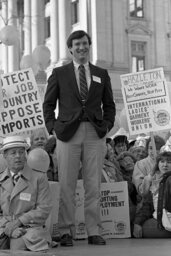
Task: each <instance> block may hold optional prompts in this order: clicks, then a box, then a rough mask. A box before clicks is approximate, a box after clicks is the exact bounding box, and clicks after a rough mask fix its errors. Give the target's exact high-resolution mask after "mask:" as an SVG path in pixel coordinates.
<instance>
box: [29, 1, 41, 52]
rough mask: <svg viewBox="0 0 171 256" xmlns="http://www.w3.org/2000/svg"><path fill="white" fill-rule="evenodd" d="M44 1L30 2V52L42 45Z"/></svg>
mask: <svg viewBox="0 0 171 256" xmlns="http://www.w3.org/2000/svg"><path fill="white" fill-rule="evenodd" d="M43 8H44V1H42V0H36V1H35V0H31V14H32V17H31V22H32V24H31V25H32V50H34V48H35V47H36V46H38V45H40V44H43V43H44V14H43Z"/></svg>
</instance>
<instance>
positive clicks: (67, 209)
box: [0, 30, 171, 251]
mask: <svg viewBox="0 0 171 256" xmlns="http://www.w3.org/2000/svg"><path fill="white" fill-rule="evenodd" d="M90 46H91V38H90V36H89V35H88V34H87V33H86V32H85V31H83V30H79V31H74V32H73V33H71V34H70V36H69V37H68V39H67V47H68V49H69V51H70V53H71V57H72V61H71V62H70V63H69V64H66V65H63V66H61V67H57V68H54V70H53V72H52V74H51V75H50V77H49V79H48V84H47V89H46V93H45V97H44V102H43V115H44V120H45V126H46V128H40V129H36V130H33V131H32V133H31V135H30V138H29V146H28V143H26V141H25V139H24V138H23V137H22V136H18V135H15V136H7V137H6V138H4V139H3V142H2V145H1V149H0V150H1V151H0V152H1V154H0V157H1V158H0V171H1V172H0V210H1V212H0V214H1V215H0V248H1V249H2V248H3V249H4V248H6V249H9V248H10V249H12V250H31V251H45V250H47V249H48V248H49V247H50V246H52V245H53V241H52V237H51V235H50V232H49V230H48V228H47V226H46V220H47V218H48V216H49V214H50V212H51V210H52V195H51V191H50V186H49V182H48V181H55V182H59V184H60V195H59V213H58V228H59V232H60V235H61V236H60V245H61V246H73V240H74V238H75V192H76V185H77V180H78V179H83V184H84V190H85V198H84V215H85V225H86V230H87V235H88V239H87V240H88V244H90V245H105V244H106V241H105V240H104V238H103V237H102V236H101V233H100V230H101V220H100V188H101V183H102V182H113V183H115V182H120V181H126V182H127V183H128V198H129V210H130V227H131V236H132V237H133V238H140V237H143V238H146V237H151V238H155V237H160V238H162V237H170V236H171V232H170V231H168V230H166V228H165V227H164V226H163V222H162V219H163V216H162V212H163V209H165V213H166V215H167V217H168V218H169V216H170V215H171V204H170V201H169V198H170V191H171V175H170V174H171V150H170V147H169V143H168V142H166V141H165V140H164V139H163V138H162V137H160V136H157V135H155V136H149V137H147V136H144V137H138V138H137V139H135V140H134V141H129V140H128V138H127V136H126V135H125V134H120V135H114V137H113V138H106V135H107V134H108V132H109V131H110V130H111V128H112V127H113V125H114V121H115V114H116V109H115V103H114V100H113V93H112V86H111V82H110V77H109V75H108V72H107V70H105V69H103V68H100V67H97V66H95V65H93V64H91V63H90V61H89V52H90ZM57 103H58V117H57V118H56V116H55V109H56V106H57ZM168 141H169V140H168ZM53 196H54V195H53ZM169 214H170V215H169Z"/></svg>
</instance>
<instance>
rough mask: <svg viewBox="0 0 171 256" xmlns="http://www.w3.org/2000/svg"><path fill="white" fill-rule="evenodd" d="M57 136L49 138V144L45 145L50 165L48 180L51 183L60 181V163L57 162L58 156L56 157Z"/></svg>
mask: <svg viewBox="0 0 171 256" xmlns="http://www.w3.org/2000/svg"><path fill="white" fill-rule="evenodd" d="M56 147H57V143H56V136H54V135H52V136H50V137H49V138H48V140H47V142H46V143H45V146H44V149H45V150H46V152H47V153H48V155H49V158H50V164H49V168H48V171H47V176H48V180H51V181H58V162H57V155H56Z"/></svg>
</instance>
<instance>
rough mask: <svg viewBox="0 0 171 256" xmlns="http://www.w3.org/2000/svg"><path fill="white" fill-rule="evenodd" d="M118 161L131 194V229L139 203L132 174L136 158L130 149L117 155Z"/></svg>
mask: <svg viewBox="0 0 171 256" xmlns="http://www.w3.org/2000/svg"><path fill="white" fill-rule="evenodd" d="M117 161H118V162H119V165H120V170H121V173H122V177H123V180H125V181H127V182H128V194H129V209H130V224H131V230H132V228H133V221H134V217H135V213H136V207H137V203H138V197H137V196H138V195H137V190H136V187H135V185H134V184H133V182H132V174H133V170H134V165H135V162H136V159H135V157H134V155H133V154H132V153H131V152H129V151H124V152H121V153H120V154H119V156H117Z"/></svg>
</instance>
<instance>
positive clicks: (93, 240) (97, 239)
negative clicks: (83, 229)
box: [88, 236, 106, 245]
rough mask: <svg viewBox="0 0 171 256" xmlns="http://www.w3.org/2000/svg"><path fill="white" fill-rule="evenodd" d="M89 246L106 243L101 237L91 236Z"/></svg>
mask: <svg viewBox="0 0 171 256" xmlns="http://www.w3.org/2000/svg"><path fill="white" fill-rule="evenodd" d="M88 244H94V245H105V244H106V241H105V240H104V239H103V238H102V237H101V236H89V237H88Z"/></svg>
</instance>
